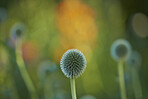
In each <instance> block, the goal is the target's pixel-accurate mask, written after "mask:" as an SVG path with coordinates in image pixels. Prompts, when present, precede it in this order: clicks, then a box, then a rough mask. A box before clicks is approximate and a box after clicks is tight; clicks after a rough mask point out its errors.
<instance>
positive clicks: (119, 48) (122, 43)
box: [111, 39, 132, 61]
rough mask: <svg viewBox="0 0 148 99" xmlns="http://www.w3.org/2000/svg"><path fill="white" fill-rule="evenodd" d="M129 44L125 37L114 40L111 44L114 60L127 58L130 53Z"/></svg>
mask: <svg viewBox="0 0 148 99" xmlns="http://www.w3.org/2000/svg"><path fill="white" fill-rule="evenodd" d="M131 50H132V49H131V45H130V43H129V42H128V41H127V40H125V39H118V40H116V41H115V42H114V43H113V44H112V46H111V56H112V57H113V59H115V60H116V61H119V60H127V59H128V57H129V56H130V54H131Z"/></svg>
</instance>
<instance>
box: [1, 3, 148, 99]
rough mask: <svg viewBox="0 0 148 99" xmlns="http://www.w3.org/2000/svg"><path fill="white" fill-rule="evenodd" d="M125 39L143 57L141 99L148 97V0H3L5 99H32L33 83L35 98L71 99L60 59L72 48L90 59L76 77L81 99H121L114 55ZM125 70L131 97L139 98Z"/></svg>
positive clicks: (131, 98)
mask: <svg viewBox="0 0 148 99" xmlns="http://www.w3.org/2000/svg"><path fill="white" fill-rule="evenodd" d="M121 38H122V39H126V40H127V41H128V42H129V43H130V44H131V47H132V50H136V51H137V52H138V53H140V55H141V60H142V62H141V64H140V67H139V68H138V70H137V76H138V77H139V80H138V81H139V82H140V85H141V90H142V98H139V99H148V84H147V83H148V77H147V76H148V72H147V70H148V67H147V66H148V61H147V60H148V0H0V99H31V97H32V95H31V93H30V91H29V89H28V87H27V85H26V82H27V81H31V82H32V84H33V86H34V88H35V93H36V96H37V97H38V98H34V99H71V90H70V80H69V79H68V78H66V77H65V76H64V74H63V73H62V71H61V69H60V59H61V56H62V55H63V53H64V52H65V51H67V50H68V49H72V48H74V49H78V50H80V51H82V52H83V53H84V55H85V57H86V59H87V68H86V70H85V72H84V73H83V74H82V75H81V76H80V77H79V78H78V79H76V90H77V97H78V99H121V94H120V86H119V78H118V67H117V64H118V63H117V62H116V61H115V60H114V59H113V58H112V56H111V54H110V48H111V45H112V43H113V42H114V41H115V40H117V39H121ZM18 45H19V47H20V49H18V48H17V47H18ZM17 52H18V54H17ZM19 52H21V54H19ZM17 56H18V57H17ZM137 61H138V60H137ZM19 65H21V66H22V67H23V68H20V66H19ZM124 67H125V83H126V93H127V99H137V98H135V94H134V88H133V87H132V83H131V76H130V74H129V73H127V72H126V71H128V69H127V68H128V65H125V66H124ZM128 72H130V71H128ZM23 75H25V76H23ZM27 75H28V76H27ZM25 77H26V78H25ZM27 77H28V79H29V78H30V80H27Z"/></svg>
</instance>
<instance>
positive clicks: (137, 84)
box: [131, 66, 143, 99]
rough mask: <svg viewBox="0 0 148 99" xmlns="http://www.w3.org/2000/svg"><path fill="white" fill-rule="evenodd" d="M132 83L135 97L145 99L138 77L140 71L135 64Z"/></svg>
mask: <svg viewBox="0 0 148 99" xmlns="http://www.w3.org/2000/svg"><path fill="white" fill-rule="evenodd" d="M131 70H132V85H133V90H134V95H135V99H143V97H142V88H141V84H140V81H139V77H138V72H137V70H136V68H135V66H132V69H131Z"/></svg>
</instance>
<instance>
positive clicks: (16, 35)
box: [10, 23, 26, 40]
mask: <svg viewBox="0 0 148 99" xmlns="http://www.w3.org/2000/svg"><path fill="white" fill-rule="evenodd" d="M25 32H26V26H25V24H23V23H15V24H14V25H13V26H12V28H11V30H10V33H11V34H10V35H11V39H12V40H18V39H23V38H24V36H25Z"/></svg>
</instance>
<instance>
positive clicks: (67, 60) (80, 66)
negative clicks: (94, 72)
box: [60, 49, 86, 78]
mask: <svg viewBox="0 0 148 99" xmlns="http://www.w3.org/2000/svg"><path fill="white" fill-rule="evenodd" d="M60 67H61V70H62V72H63V73H64V75H65V76H66V77H71V78H77V77H79V76H80V75H81V74H82V73H83V71H84V69H85V68H86V59H85V56H84V55H83V53H82V52H81V51H79V50H77V49H70V50H68V51H67V52H65V53H64V54H63V56H62V59H61V62H60Z"/></svg>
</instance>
